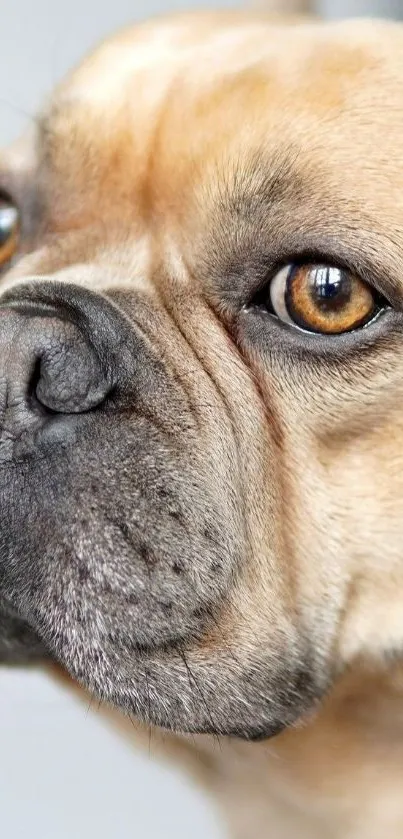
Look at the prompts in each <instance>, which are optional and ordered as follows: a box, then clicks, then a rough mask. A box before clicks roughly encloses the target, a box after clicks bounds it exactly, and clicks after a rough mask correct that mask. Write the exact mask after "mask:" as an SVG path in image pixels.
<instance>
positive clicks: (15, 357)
mask: <svg viewBox="0 0 403 839" xmlns="http://www.w3.org/2000/svg"><path fill="white" fill-rule="evenodd" d="M115 339H116V328H115V325H114V323H113V307H112V306H111V304H109V302H108V301H107V300H105V299H104V298H103V297H101V296H100V295H97V294H94V293H93V292H90V291H88V290H87V289H84V288H80V287H78V286H71V285H69V284H64V283H57V282H53V281H51V280H49V281H38V282H32V283H28V284H24V285H23V286H17V287H15V288H14V289H12V290H11V291H9V292H7V293H6V294H4V295H3V297H2V298H0V412H1V414H2V416H3V418H4V417H5V416H6V415H7V412H9V411H11V412H13V414H14V415H15V417H16V421H18V424H19V423H20V421H21V417H22V414H24V413H25V414H26V415H27V414H29V412H30V411H32V410H33V409H35V407H37V406H38V405H39V406H41V407H42V408H45V409H47V410H48V411H49V412H54V413H61V414H73V413H74V414H77V413H82V412H84V411H90V410H91V409H93V408H96V407H98V406H99V405H101V404H102V403H103V402H104V400H105V399H106V397H107V396H108V394H109V393H110V391H111V389H112V387H113V371H112V364H111V361H110V358H111V353H110V352H109V348H110V346H111V344H114V343H115Z"/></svg>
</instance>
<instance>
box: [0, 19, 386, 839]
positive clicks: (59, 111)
mask: <svg viewBox="0 0 403 839" xmlns="http://www.w3.org/2000/svg"><path fill="white" fill-rule="evenodd" d="M402 51H403V27H401V26H399V25H388V24H383V23H376V24H375V23H370V22H362V23H355V24H339V25H334V26H329V25H321V24H313V23H305V24H301V25H298V26H296V27H289V26H288V25H285V24H284V25H283V24H280V23H278V24H272V23H270V22H269V21H268V20H267V19H266V17H265V15H264V14H263V13H262V14H260V13H258V14H256V15H252V14H250V13H239V14H238V13H233V14H229V13H228V14H227V13H221V14H216V15H213V14H210V13H205V14H201V15H200V16H198V17H195V16H193V15H183V16H178V17H176V18H172V19H171V18H168V19H166V20H162V21H161V22H157V23H156V22H151V23H148V24H144V25H142V26H140V27H137V28H135V29H134V30H128V31H126V32H124V33H121V34H120V35H118V36H117V37H116V38H115V39H114V40H112V41H110V42H107V43H106V44H104V45H103V46H101V47H100V48H99V49H98V51H96V52H95V54H94V55H92V56H91V57H90V58H89V59H88V60H86V61H85V62H84V64H83V65H82V66H81V67H80V68H79V69H78V70H77V71H75V72H74V73H73V74H72V75H71V76H70V77H69V78H68V79H67V81H66V82H65V83H64V84H63V85H62V86H61V87H60V88H59V90H58V91H57V92H56V94H55V96H54V98H53V100H52V102H51V103H50V107H49V111H48V115H47V116H46V132H47V135H48V140H49V137H50V140H49V143H48V164H49V160H50V169H49V172H50V174H49V173H48V174H47V176H46V184H45V187H46V196H47V201H48V206H49V208H50V209H49V213H48V216H47V218H46V223H45V224H44V226H43V229H42V230H41V231H40V232H39V233H38V234H36V235H37V238H36V239H35V241H34V242H32V240H31V241H30V242H29V243H28V244H26V246H25V248H26V254H25V255H23V256H22V258H21V259H20V261H18V262H17V263H16V265H15V267H14V268H13V269H12V270H11V271H9V272H8V274H7V276H6V278H5V287H7V286H11V285H12V284H14V283H15V282H17V281H19V280H20V279H21V278H24V276H27V275H28V274H31V273H36V274H40V273H51V272H52V270H60V269H61V268H63V267H66V268H68V267H69V266H71V265H74V264H76V263H81V262H82V263H93V264H95V265H98V266H99V265H102V264H104V263H105V261H107V262H108V264H109V265H113V266H117V267H118V268H119V271H120V272H121V273H125V276H127V277H129V278H130V279H128V280H127V282H128V283H129V282H130V283H134V284H137V287H138V288H139V289H141V290H142V291H145V292H147V293H148V294H149V295H150V296H151V298H153V297H154V296H157V297H158V298H161V299H162V300H163V301H164V305H165V307H166V309H167V310H168V311H169V313H170V315H171V316H172V317H173V318H174V319H175V323H176V324H178V325H179V326H180V329H181V332H182V334H183V335H184V336H185V337H186V340H187V342H188V343H189V344H190V345H191V346H192V347H193V348H194V350H195V352H197V353H198V354H199V357H200V358H202V360H203V366H204V369H205V370H206V371H207V373H208V376H209V377H210V378H211V380H213V381H214V382H215V383H216V384H217V387H219V389H220V393H221V395H222V396H223V399H224V400H225V401H226V404H227V405H229V406H230V409H229V410H230V414H231V417H232V418H233V422H234V424H235V427H236V429H237V432H238V434H239V450H240V452H241V455H242V456H243V455H244V461H243V463H244V473H243V474H244V480H245V483H246V485H248V486H249V487H251V491H250V493H249V496H248V500H247V509H246V513H245V517H246V521H247V526H248V546H249V554H248V562H247V563H246V564H245V568H243V571H242V574H240V575H239V577H238V578H237V580H236V581H235V583H234V590H233V592H232V593H231V596H230V597H229V599H228V602H227V603H226V605H225V608H224V609H223V612H222V614H221V615H220V620H219V622H218V623H217V625H214V627H212V628H211V629H210V632H209V634H208V636H206V637H204V639H203V644H202V647H203V649H204V650H207V651H210V650H215V649H216V648H217V647H219V648H221V647H222V648H225V645H226V644H228V645H233V646H234V648H236V649H237V650H238V651H240V654H241V655H242V654H243V652H242V651H243V650H245V651H247V650H248V649H249V646H250V644H251V643H252V641H253V639H254V638H256V637H258V638H260V639H261V644H262V646H264V647H269V646H270V644H276V643H277V641H278V637H280V636H281V632H284V633H287V631H288V621H289V617H290V615H293V614H294V613H295V614H298V616H300V617H301V619H302V621H303V624H304V626H305V627H308V628H309V631H310V632H312V633H313V635H315V633H316V632H317V639H318V641H317V643H318V649H317V654H318V657H319V659H320V660H322V661H323V667H324V668H329V669H330V671H331V674H332V682H333V687H332V689H331V690H330V692H329V695H328V696H327V698H326V699H325V700H324V701H323V702H322V703H321V705H320V707H318V708H317V709H314V711H313V712H312V715H311V716H310V718H309V719H308V718H307V719H304V720H301V721H300V722H299V723H298V725H296V726H295V727H294V728H291V729H289V730H287V731H285V732H284V733H282V734H280V735H279V736H278V737H275V738H273V739H272V740H270V741H267V742H262V743H256V744H247V743H242V742H238V741H236V740H228V741H223V742H222V743H221V745H220V746H217V743H216V742H215V740H214V738H213V739H211V738H209V737H198V738H196V741H194V740H190V739H187V738H182V739H181V738H180V737H178V738H177V739H175V738H174V737H173V736H172V735H166V736H164V748H166V746H167V743H169V742H171V743H172V751H173V753H174V756H175V757H176V758H179V759H180V760H183V761H184V763H185V764H186V765H189V766H190V767H191V768H193V769H194V771H196V772H197V773H198V774H200V776H201V777H202V780H203V782H204V784H205V785H206V786H207V787H208V788H209V790H210V792H211V793H212V794H214V795H215V796H216V797H217V799H218V801H219V802H220V804H221V805H222V806H223V807H224V809H225V811H226V813H227V818H228V823H229V825H230V827H231V836H233V837H234V839H265V837H267V838H269V837H273V839H327V837H329V839H331V837H332V839H378V837H381V836H385V837H388V839H398V837H401V836H403V796H402V783H403V673H402V668H401V665H400V663H399V657H400V655H401V650H402V648H403V595H402V592H403V564H402V545H403V516H402V499H403V424H402V410H401V404H402V399H403V378H402V373H401V371H402V363H403V350H402V346H401V336H397V337H396V335H394V336H389V337H388V338H387V339H385V340H384V341H383V343H382V341H381V342H380V345H379V347H378V349H377V351H376V352H374V353H373V354H372V355H371V353H370V352H369V351H368V350H363V351H362V352H361V355H360V354H359V353H358V352H357V359H356V361H355V362H354V363H352V362H351V359H350V360H348V361H344V360H342V361H341V362H340V364H339V366H338V367H337V369H336V371H335V370H334V369H332V371H331V372H330V371H329V370H328V369H327V368H326V366H325V367H323V368H322V367H321V366H320V364H319V362H318V364H317V367H316V368H315V369H309V372H308V373H306V372H305V369H304V371H301V369H300V368H299V367H298V364H296V366H295V367H294V368H293V369H291V370H289V371H287V376H286V377H284V376H283V375H282V364H283V362H282V361H281V358H279V355H278V354H277V355H276V352H274V353H273V355H272V358H271V361H270V365H271V366H268V365H267V363H266V362H265V360H264V359H262V356H261V355H260V354H259V353H258V352H257V351H256V349H255V348H253V347H252V348H251V346H250V345H248V343H247V341H246V339H242V338H241V339H240V342H239V347H238V350H235V348H234V346H233V343H232V340H231V339H230V338H229V337H228V335H229V333H230V331H231V328H232V326H233V324H232V322H231V312H230V311H229V308H228V307H227V308H226V306H225V305H224V304H222V305H221V304H219V300H218V297H217V293H216V292H215V291H214V290H211V287H210V286H209V283H210V280H211V275H212V265H211V263H210V262H209V260H210V258H211V254H212V253H213V252H217V253H219V254H223V253H224V252H225V248H226V246H227V245H228V246H229V245H230V244H231V236H232V235H233V228H232V227H231V226H228V227H226V226H225V224H226V220H225V208H224V209H223V204H224V203H225V202H224V200H223V194H222V190H221V191H220V186H219V175H222V176H223V177H224V180H225V183H226V187H227V195H230V194H231V191H232V190H233V189H234V184H235V182H236V181H237V182H238V186H239V182H241V191H242V190H243V192H244V193H245V195H246V194H247V193H248V190H250V191H252V192H253V194H254V195H258V194H259V190H260V189H261V183H260V181H259V174H257V173H256V171H255V170H253V168H252V167H251V164H250V152H251V151H254V152H259V154H260V155H261V157H262V159H263V161H264V162H265V163H264V166H263V168H265V167H266V169H265V171H267V172H270V171H271V167H277V168H278V169H279V170H281V171H282V172H283V175H284V179H285V180H284V183H283V184H282V189H283V195H282V198H281V201H280V202H279V205H276V204H275V202H274V203H273V204H265V205H264V206H261V205H258V202H257V201H256V215H257V219H258V225H256V228H253V226H252V222H251V217H250V214H249V215H248V214H245V217H242V218H241V219H240V222H239V225H240V228H241V227H242V235H243V236H244V238H245V240H247V241H249V242H250V246H251V247H254V246H255V244H256V246H257V244H258V241H259V237H262V236H263V237H266V240H267V241H268V242H272V241H273V239H276V237H277V239H276V245H277V244H278V241H277V240H281V241H282V242H283V241H288V240H289V241H290V242H291V243H294V241H295V240H296V238H297V236H298V234H299V231H300V230H301V229H302V230H303V231H304V232H305V234H306V235H308V233H309V234H310V235H311V236H313V237H315V236H316V237H318V238H319V237H321V238H322V240H325V241H327V242H328V244H329V247H330V246H334V241H335V239H338V240H340V241H342V242H343V248H344V251H345V252H347V251H348V250H349V249H350V251H351V252H353V251H354V249H355V248H356V238H355V237H356V235H359V237H360V240H361V245H360V247H361V251H362V252H363V253H370V254H371V255H372V260H373V264H374V266H375V269H376V270H377V271H378V273H379V274H381V275H382V276H383V277H387V278H388V281H389V283H390V287H391V289H392V294H393V295H394V297H395V299H396V301H397V306H399V305H401V300H402V298H403V284H402V269H403V226H402V217H403V166H402V132H403V111H402V102H401V99H402V81H403V78H402V76H403V71H402V62H401V55H402ZM106 116H107V119H106ZM10 165H11V164H10V163H8V162H7V158H6V157H4V162H3V168H4V171H5V172H7V171H9V169H10ZM284 173H285V174H284ZM287 179H288V180H287ZM224 197H225V196H224ZM239 200H241V199H239ZM257 228H258V229H259V233H257V232H256V229H257ZM222 230H224V232H225V236H224V234H222V238H220V233H221V231H222ZM262 231H263V232H262ZM273 231H274V232H273ZM357 231H358V233H357ZM232 244H233V243H232ZM128 245H130V246H128ZM273 247H274V245H273ZM290 247H291V246H290ZM214 249H215V250H214ZM291 250H292V248H291ZM218 270H219V269H217V271H218ZM93 276H96V277H97V278H98V275H94V274H88V275H87V280H88V282H89V283H90V284H91V282H92V279H91V278H92V277H93ZM94 282H95V280H94ZM96 284H97V287H98V286H99V279H96ZM209 289H210V291H209ZM201 292H202V293H201ZM209 294H210V296H208V295H209ZM204 296H207V297H208V300H209V306H208V307H206V305H205V299H204ZM202 298H203V299H202ZM219 305H220V309H219V316H218V315H217V310H218V306H219ZM155 340H156V341H158V340H159V338H158V330H157V329H156V333H155ZM172 353H173V364H174V365H177V367H178V369H179V371H181V370H182V371H183V365H184V364H185V361H184V360H183V359H181V352H180V348H177V349H176V350H174V348H172ZM175 353H176V354H175ZM241 357H242V359H243V360H245V359H246V362H247V369H245V366H244V364H243V362H242V363H241V360H240V358H241ZM234 383H236V384H234ZM214 404H215V403H214ZM324 404H325V406H326V407H325V409H324V408H323V405H324ZM213 410H214V409H213ZM217 457H219V447H218V450H217ZM368 488H370V490H369V489H368ZM279 604H282V605H279ZM284 604H285V606H284ZM273 626H276V627H279V629H278V633H279V636H277V634H276V633H275V632H274V630H273V629H272V627H273ZM276 631H277V630H276ZM273 633H274V634H273ZM394 655H396V656H397V660H396V661H394V660H393V656H394ZM120 724H122V725H125V722H121V723H120ZM129 732H130V734H129ZM131 734H132V732H131V730H130V728H129V725H128V724H127V729H126V728H125V736H131ZM159 737H160V735H158V734H157V733H156V734H155V739H154V743H155V744H157V742H158V739H159Z"/></svg>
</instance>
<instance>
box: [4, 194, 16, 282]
mask: <svg viewBox="0 0 403 839" xmlns="http://www.w3.org/2000/svg"><path fill="white" fill-rule="evenodd" d="M19 235H20V214H19V211H18V208H17V207H16V205H15V204H14V202H13V200H12V199H11V198H10V197H9V196H8V195H6V194H5V193H2V192H0V271H1V269H2V268H4V267H5V266H6V265H7V263H8V262H10V260H11V259H12V257H13V256H14V254H15V252H16V250H17V247H18V242H19Z"/></svg>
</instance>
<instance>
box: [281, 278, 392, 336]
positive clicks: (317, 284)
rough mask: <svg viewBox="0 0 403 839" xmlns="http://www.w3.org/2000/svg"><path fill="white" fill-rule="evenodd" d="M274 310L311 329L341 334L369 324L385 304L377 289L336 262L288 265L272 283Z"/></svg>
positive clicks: (328, 333)
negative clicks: (338, 265)
mask: <svg viewBox="0 0 403 839" xmlns="http://www.w3.org/2000/svg"><path fill="white" fill-rule="evenodd" d="M270 302H271V306H272V308H273V311H274V314H276V315H277V317H278V318H279V319H280V320H282V321H285V322H286V323H290V324H293V325H295V326H299V327H300V329H304V330H306V331H309V332H320V333H323V334H327V335H338V334H340V333H342V332H350V331H351V330H352V329H357V328H358V327H360V326H365V325H366V324H367V323H369V322H370V321H371V320H373V318H374V317H375V315H377V314H378V313H379V312H380V311H381V310H382V309H383V308H385V306H384V305H382V302H380V301H379V299H378V297H377V295H376V293H375V291H373V290H372V289H371V287H370V286H369V285H367V284H366V283H364V282H363V281H362V280H360V279H359V277H357V276H355V274H353V273H352V272H351V271H347V270H346V269H344V268H337V267H336V266H334V265H326V264H323V265H319V264H318V265H314V264H302V265H287V266H285V267H284V268H282V269H281V270H280V271H278V273H277V274H276V276H275V277H274V279H273V280H272V282H271V285H270Z"/></svg>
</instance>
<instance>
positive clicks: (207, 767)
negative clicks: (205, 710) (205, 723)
mask: <svg viewBox="0 0 403 839" xmlns="http://www.w3.org/2000/svg"><path fill="white" fill-rule="evenodd" d="M200 750H201V752H202V753H203V754H204V755H205V757H206V759H207V756H208V758H209V762H208V763H205V764H203V765H202V767H203V771H204V777H205V779H207V783H208V786H209V787H210V789H211V791H212V792H213V794H214V795H215V796H217V795H218V798H219V801H220V804H221V805H223V806H224V808H225V811H226V814H227V817H228V818H229V820H230V824H231V839H233V837H234V838H235V839H266V837H267V839H271V837H273V839H297V837H298V839H325V837H329V839H330V837H333V839H347V837H348V839H379V837H380V836H386V835H387V837H388V839H398V837H401V836H402V835H403V796H402V781H403V665H402V664H400V663H399V664H393V665H390V666H389V667H386V666H383V665H381V664H379V665H376V664H370V663H368V662H360V663H359V664H358V665H357V666H356V667H354V669H352V670H351V672H349V673H346V674H345V675H344V676H343V677H342V678H341V679H340V680H339V682H338V684H337V685H336V687H335V689H334V690H333V691H332V693H331V694H330V695H329V697H328V698H327V699H326V701H325V702H324V704H323V705H322V707H321V710H320V711H319V712H318V713H317V714H316V715H315V717H313V718H311V720H309V721H305V723H304V724H303V725H299V726H298V727H295V728H294V729H289V730H287V731H286V732H284V733H283V734H281V735H279V736H278V737H276V738H274V739H272V740H270V741H265V742H262V743H251V744H247V743H242V742H241V741H235V740H232V741H228V740H224V741H222V742H221V743H217V742H215V741H214V740H210V739H209V740H208V741H207V740H205V741H204V742H203V739H201V741H200ZM229 751H230V752H231V754H230V755H229V754H228V752H229ZM199 770H200V766H199ZM251 812H253V813H254V818H253V831H254V832H253V835H252V834H251ZM385 831H386V832H385Z"/></svg>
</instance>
